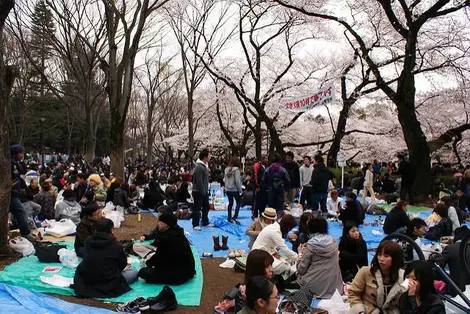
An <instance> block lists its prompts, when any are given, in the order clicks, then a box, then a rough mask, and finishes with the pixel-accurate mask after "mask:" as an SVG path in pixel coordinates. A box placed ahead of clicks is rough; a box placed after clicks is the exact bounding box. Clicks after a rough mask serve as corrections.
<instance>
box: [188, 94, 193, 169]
mask: <svg viewBox="0 0 470 314" xmlns="http://www.w3.org/2000/svg"><path fill="white" fill-rule="evenodd" d="M193 104H194V99H193V94H192V93H188V157H189V159H190V160H191V162H192V161H194V112H193Z"/></svg>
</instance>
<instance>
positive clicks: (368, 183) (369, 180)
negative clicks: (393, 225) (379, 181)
mask: <svg viewBox="0 0 470 314" xmlns="http://www.w3.org/2000/svg"><path fill="white" fill-rule="evenodd" d="M373 184H374V165H373V164H369V165H368V166H367V170H366V175H365V177H364V190H363V192H362V199H361V204H362V205H364V204H365V203H366V197H367V192H369V193H370V204H371V205H375V193H374V189H373V188H372V185H373Z"/></svg>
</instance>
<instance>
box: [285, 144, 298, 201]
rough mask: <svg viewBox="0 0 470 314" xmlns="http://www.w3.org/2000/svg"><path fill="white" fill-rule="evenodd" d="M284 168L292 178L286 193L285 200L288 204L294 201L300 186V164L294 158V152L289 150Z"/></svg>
mask: <svg viewBox="0 0 470 314" xmlns="http://www.w3.org/2000/svg"><path fill="white" fill-rule="evenodd" d="M284 168H285V169H286V170H287V173H288V174H289V178H290V188H289V189H288V190H287V191H286V192H285V194H284V201H285V203H287V204H292V203H294V198H295V195H296V194H297V192H298V191H299V188H300V174H299V165H298V164H297V163H296V162H295V160H294V153H293V152H287V153H286V160H285V163H284Z"/></svg>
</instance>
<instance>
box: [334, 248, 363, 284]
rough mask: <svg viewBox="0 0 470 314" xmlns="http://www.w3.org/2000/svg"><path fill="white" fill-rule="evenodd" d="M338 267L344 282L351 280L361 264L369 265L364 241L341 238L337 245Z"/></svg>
mask: <svg viewBox="0 0 470 314" xmlns="http://www.w3.org/2000/svg"><path fill="white" fill-rule="evenodd" d="M338 250H339V268H340V269H341V275H342V276H343V281H344V282H352V279H354V276H356V274H357V272H358V270H359V269H360V268H361V267H362V266H367V265H369V262H368V260H367V244H366V241H364V240H363V239H361V240H360V241H354V240H341V241H340V242H339V245H338Z"/></svg>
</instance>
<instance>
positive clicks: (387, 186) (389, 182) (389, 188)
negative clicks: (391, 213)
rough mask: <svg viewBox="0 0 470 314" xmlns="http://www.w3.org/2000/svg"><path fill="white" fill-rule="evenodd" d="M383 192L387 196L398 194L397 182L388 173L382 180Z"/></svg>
mask: <svg viewBox="0 0 470 314" xmlns="http://www.w3.org/2000/svg"><path fill="white" fill-rule="evenodd" d="M382 191H383V192H384V193H386V194H393V193H395V192H396V189H395V181H393V179H392V178H390V174H389V173H386V174H385V175H384V178H383V180H382Z"/></svg>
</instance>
